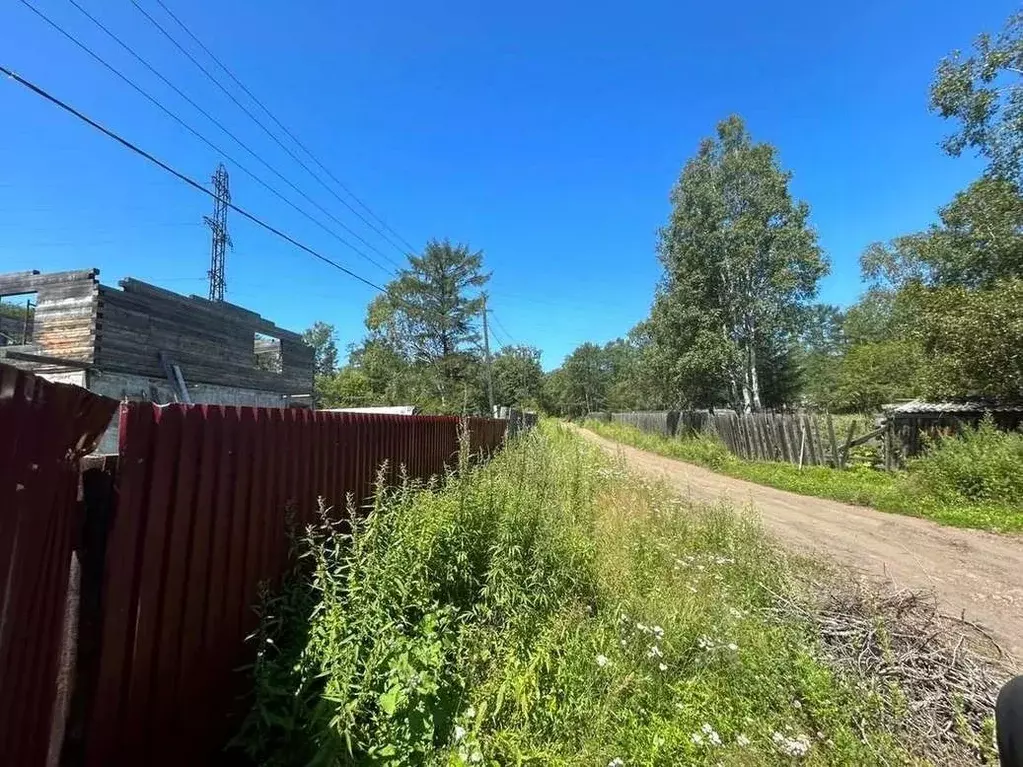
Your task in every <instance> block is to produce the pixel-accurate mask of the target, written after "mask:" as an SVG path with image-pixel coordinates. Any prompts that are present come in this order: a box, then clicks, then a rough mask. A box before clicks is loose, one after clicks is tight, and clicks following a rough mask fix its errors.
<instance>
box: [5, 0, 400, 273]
mask: <svg viewBox="0 0 1023 767" xmlns="http://www.w3.org/2000/svg"><path fill="white" fill-rule="evenodd" d="M21 2H23V3H25V2H26V0H21ZM68 2H69V3H71V5H73V6H74V7H75V8H77V9H78V10H79V11H81V12H82V14H84V15H85V16H86V17H87V18H88V19H89V20H90V21H91V22H92V23H93V24H95V25H96V26H97V27H99V28H100V29H101V30H103V32H105V33H106V34H107V35H108V36H109V37H110V38H111V39H112V40H113V41H114V42H116V43H117V44H118V45H120V46H121V47H122V48H124V50H126V51H127V52H128V53H130V54H131V55H132V56H133V57H134V58H135V59H136V60H137V61H138V62H139V63H140V64H142V66H144V67H145V68H146V69H148V70H149V71H150V72H152V73H153V74H154V75H156V76H157V77H158V78H159V79H160V80H161V81H162V82H163V83H165V84H166V85H167V86H168V87H170V88H171V89H172V90H173V91H174V92H175V93H177V94H178V95H179V96H180V97H181V98H183V99H184V100H185V101H187V102H188V103H189V104H191V105H192V107H194V108H195V109H196V110H197V111H198V112H199V113H200V114H202V115H203V116H204V117H205V118H206V119H207V120H209V121H210V122H212V123H213V124H214V125H216V126H217V127H218V128H220V130H222V131H223V132H224V133H226V134H227V135H228V136H230V137H231V139H232V140H233V141H234V142H235V143H236V144H238V146H240V147H241V148H242V149H244V150H245V151H246V152H248V153H249V154H250V155H252V156H253V157H254V158H256V159H257V160H258V161H259V162H260V163H262V165H263V166H264V167H265V168H267V170H269V171H270V172H271V173H273V174H274V175H275V176H277V178H279V179H280V180H281V181H283V182H284V183H285V184H287V185H288V186H289V187H291V188H292V189H293V190H294V191H295V192H297V193H298V194H299V195H301V196H302V198H303V199H304V200H306V201H307V202H308V203H310V204H311V205H314V206H316V208H317V209H318V210H319V211H320V212H321V213H323V214H324V215H325V216H327V217H328V218H329V219H330V220H331V221H333V222H334V223H335V224H337V225H338V226H340V227H341V228H342V229H344V230H345V231H346V232H348V233H349V234H350V235H352V236H353V237H354V238H355V239H357V240H358V241H359V242H361V243H362V244H363V245H365V246H366V247H367V248H369V249H370V250H372V251H373V252H374V253H376V254H378V255H379V256H380V257H381V258H383V259H384V260H387V261H390V259H389V258H388V256H387V254H386V253H384V252H383V251H381V250H380V249H379V248H378V247H377V246H376V245H374V244H373V243H371V242H370V241H369V240H367V239H365V238H364V237H363V236H362V235H360V234H359V233H358V232H357V231H355V230H354V229H352V228H351V227H350V226H348V225H347V224H346V223H344V222H343V221H342V220H341V219H339V218H337V216H335V215H334V214H333V213H331V212H330V211H329V210H327V209H326V208H324V207H323V206H322V205H320V204H319V203H318V202H316V200H314V199H313V198H311V197H310V196H309V195H308V194H306V193H305V192H304V191H303V190H302V189H300V188H299V187H298V186H296V185H295V184H294V183H293V182H292V181H291V180H290V179H288V178H287V177H286V176H285V175H284V174H283V173H281V172H280V171H279V170H278V169H277V168H275V167H274V166H273V165H271V164H270V163H269V162H267V161H266V160H265V159H264V158H263V157H262V156H261V155H260V154H259V153H257V152H256V151H255V150H253V149H252V148H251V147H250V146H249V145H248V144H246V143H245V142H244V141H242V140H241V139H240V138H238V136H236V135H235V134H234V133H233V132H232V131H231V130H229V129H228V128H227V127H226V126H225V125H224V124H223V123H222V122H221V121H220V120H218V119H217V118H216V117H214V116H213V115H211V114H210V113H209V111H207V110H206V109H204V108H203V107H202V106H200V105H199V104H197V103H196V102H195V100H194V99H192V98H191V97H190V96H188V94H186V93H185V92H184V91H182V90H181V89H180V88H179V87H178V86H176V85H175V84H174V83H173V82H171V81H170V80H169V79H168V78H167V77H165V76H164V75H163V74H161V73H160V72H159V71H158V70H157V69H156V67H154V66H153V65H152V64H150V63H149V62H148V61H146V60H145V59H144V58H142V56H141V55H140V54H139V53H138V52H137V51H135V49H133V48H132V47H131V46H130V45H128V44H127V43H126V42H124V41H123V40H122V39H121V38H120V37H118V36H117V35H116V34H115V33H114V32H112V31H111V30H110V29H109V27H107V26H106V25H105V24H103V22H101V21H100V20H99V19H97V18H96V17H95V16H93V15H92V14H91V13H89V12H88V11H87V10H86V9H85V8H83V7H82V6H81V5H80V4H79V3H78V1H77V0H68ZM372 263H373V264H374V265H375V266H377V267H378V268H380V269H383V270H384V271H389V270H388V269H387V268H386V267H384V266H383V265H381V264H379V263H377V262H376V261H372ZM391 263H392V264H393V262H391Z"/></svg>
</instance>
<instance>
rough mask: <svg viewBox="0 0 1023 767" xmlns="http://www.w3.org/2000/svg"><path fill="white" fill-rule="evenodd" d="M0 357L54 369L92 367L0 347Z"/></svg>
mask: <svg viewBox="0 0 1023 767" xmlns="http://www.w3.org/2000/svg"><path fill="white" fill-rule="evenodd" d="M0 357H6V358H7V359H12V360H19V361H21V362H34V363H36V364H39V365H53V366H55V367H69V368H77V369H81V370H88V369H90V368H91V367H92V365H90V364H89V363H88V362H81V361H79V360H71V359H67V358H64V357H50V356H47V355H45V354H28V353H26V352H19V351H13V350H8V349H5V348H4V347H0Z"/></svg>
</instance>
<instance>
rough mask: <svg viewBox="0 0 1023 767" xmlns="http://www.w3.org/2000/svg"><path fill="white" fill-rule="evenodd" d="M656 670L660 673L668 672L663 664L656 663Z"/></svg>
mask: <svg viewBox="0 0 1023 767" xmlns="http://www.w3.org/2000/svg"><path fill="white" fill-rule="evenodd" d="M657 668H659V669H660V670H661V671H667V670H668V667H667V666H665V665H664V664H663V663H658V664H657Z"/></svg>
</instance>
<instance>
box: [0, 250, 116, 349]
mask: <svg viewBox="0 0 1023 767" xmlns="http://www.w3.org/2000/svg"><path fill="white" fill-rule="evenodd" d="M98 275H99V270H98V269H85V270H79V271H73V272H51V273H49V274H40V273H38V272H15V273H13V274H4V275H0V296H4V295H8V296H9V295H16V294H19V293H36V301H37V306H36V308H35V316H34V318H33V327H32V339H31V343H30V344H28V346H32V347H35V350H37V351H38V352H39V353H40V354H44V355H47V356H49V357H58V358H60V359H65V360H74V361H76V362H85V363H90V362H93V361H94V356H95V343H96V311H97V300H98V296H99V281H98V280H97V276H98Z"/></svg>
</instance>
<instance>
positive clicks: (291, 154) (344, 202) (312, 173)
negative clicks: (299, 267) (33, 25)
mask: <svg viewBox="0 0 1023 767" xmlns="http://www.w3.org/2000/svg"><path fill="white" fill-rule="evenodd" d="M23 1H24V0H23ZM131 4H132V5H134V6H135V8H136V10H138V12H139V13H141V14H142V15H143V16H145V17H146V19H148V20H149V22H150V23H151V24H152V25H153V26H154V27H156V29H157V30H159V32H160V33H161V34H162V35H163V36H164V37H166V38H167V40H169V41H170V42H171V44H172V45H173V46H174V47H175V48H177V49H178V50H179V51H180V52H181V53H182V54H183V55H184V56H185V57H186V58H187V59H188V60H189V61H191V62H192V63H193V64H194V65H195V66H196V67H197V68H198V69H199V70H200V71H201V72H202V73H203V74H204V75H206V77H207V78H208V79H209V80H210V81H211V82H212V83H213V84H214V85H216V86H217V87H218V88H219V89H220V90H221V91H223V92H224V95H226V96H227V97H228V98H229V99H230V100H231V101H232V102H233V103H234V104H235V105H236V106H237V107H238V108H239V109H241V110H242V111H243V112H244V113H245V114H246V115H248V117H249V119H251V120H252V121H253V122H254V123H256V125H258V126H259V127H260V128H262V130H263V132H264V133H266V134H267V135H268V136H269V137H270V138H271V139H272V140H273V141H274V143H276V144H277V145H278V146H279V147H280V148H281V149H282V150H284V152H286V153H287V155H288V156H289V157H291V159H292V160H294V161H295V162H296V163H298V164H299V165H300V166H302V168H303V169H304V170H305V171H306V173H308V174H309V175H310V176H312V177H313V178H314V179H316V181H317V182H318V183H319V184H320V186H322V187H323V188H324V189H326V190H327V191H328V192H329V193H330V194H331V195H333V196H334V198H335V199H336V200H337V201H338V202H340V203H341V204H342V205H344V206H345V207H346V208H348V209H349V210H350V211H351V212H352V213H354V214H355V215H357V216H360V218H361V215H360V214H359V213H358V211H356V210H355V208H353V207H352V206H351V204H350V203H349V202H348V201H347V200H345V199H344V198H343V197H341V195H339V194H338V193H337V192H335V191H334V190H333V189H331V187H330V185H329V184H327V183H326V182H325V181H324V180H323V179H322V178H320V176H319V175H318V174H317V173H316V172H315V171H313V170H312V169H311V168H310V167H309V166H308V165H307V164H306V163H305V162H304V161H303V160H302V158H301V157H299V156H298V155H296V154H295V153H294V152H293V151H291V149H290V148H288V146H287V145H285V144H284V142H283V141H281V140H280V138H278V137H277V135H276V134H275V133H274V132H273V131H271V130H270V129H269V128H267V127H266V125H264V124H263V122H262V121H261V120H260V119H259V118H258V117H256V116H255V115H254V114H252V111H251V110H249V108H248V107H246V106H245V105H244V104H242V103H241V101H239V100H238V99H237V98H236V97H235V95H234V94H233V93H231V91H230V90H228V89H227V88H226V87H225V86H224V85H223V84H222V83H221V82H220V81H219V80H218V79H217V78H216V77H214V76H213V74H212V73H211V72H210V71H209V70H208V69H207V68H206V67H204V66H203V65H202V64H201V63H200V62H199V61H198V60H197V59H196V58H195V56H193V55H192V54H191V53H190V52H189V51H188V50H187V49H186V48H185V47H184V46H183V45H181V43H179V42H178V41H177V40H176V39H175V38H174V36H173V35H172V34H171V33H170V32H168V31H167V30H166V29H164V27H163V25H162V24H160V22H159V21H157V20H156V19H154V18H153V17H152V16H151V15H150V14H149V12H147V11H146V9H145V8H143V7H142V6H141V5H140V4H139V3H138V0H131ZM363 221H364V222H365V219H363ZM366 223H367V225H369V224H368V222H366ZM371 228H372V227H371ZM385 241H386V242H388V243H389V244H390V245H391V246H392V247H396V248H397V249H398V251H399V252H400V253H401V254H402V255H403V256H408V253H406V252H404V251H403V250H402V249H401V248H400V247H399V246H397V245H395V244H394V243H393V242H391V241H390V240H387V239H386V238H385ZM384 258H385V259H386V260H387V261H388V262H389V263H391V265H392V266H394V267H395V268H396V269H401V268H402V267H401V266H400V265H399V264H398V263H397V262H395V261H393V260H392V259H391V258H390V257H388V256H384Z"/></svg>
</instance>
